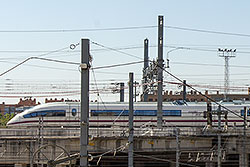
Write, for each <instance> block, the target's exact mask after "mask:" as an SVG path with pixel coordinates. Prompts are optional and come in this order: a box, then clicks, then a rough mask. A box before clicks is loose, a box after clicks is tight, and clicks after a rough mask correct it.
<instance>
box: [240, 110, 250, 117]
mask: <svg viewBox="0 0 250 167" xmlns="http://www.w3.org/2000/svg"><path fill="white" fill-rule="evenodd" d="M240 115H241V116H244V110H240ZM247 116H250V110H247Z"/></svg>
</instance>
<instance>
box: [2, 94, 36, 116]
mask: <svg viewBox="0 0 250 167" xmlns="http://www.w3.org/2000/svg"><path fill="white" fill-rule="evenodd" d="M38 104H40V103H39V102H38V103H37V102H36V99H31V98H28V99H20V100H19V102H18V103H17V104H5V102H3V103H2V104H0V113H1V114H6V113H18V112H22V111H24V110H25V109H28V108H30V107H33V106H36V105H38Z"/></svg>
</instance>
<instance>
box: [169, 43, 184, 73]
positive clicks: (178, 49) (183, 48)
mask: <svg viewBox="0 0 250 167" xmlns="http://www.w3.org/2000/svg"><path fill="white" fill-rule="evenodd" d="M179 49H188V48H184V47H177V48H174V49H171V50H169V51H168V52H167V66H166V68H169V53H170V52H173V51H175V50H179Z"/></svg>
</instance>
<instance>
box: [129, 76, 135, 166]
mask: <svg viewBox="0 0 250 167" xmlns="http://www.w3.org/2000/svg"><path fill="white" fill-rule="evenodd" d="M133 80H134V74H133V73H129V138H128V142H129V150H128V167H133V166H134V158H133V154H134V148H133V147H134V144H133V142H134V141H133V140H134V127H133V126H134V125H133V124H134V104H133V85H134V81H133Z"/></svg>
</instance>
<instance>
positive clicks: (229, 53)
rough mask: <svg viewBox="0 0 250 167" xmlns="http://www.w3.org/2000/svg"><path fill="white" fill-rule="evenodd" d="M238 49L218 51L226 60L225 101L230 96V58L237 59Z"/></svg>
mask: <svg viewBox="0 0 250 167" xmlns="http://www.w3.org/2000/svg"><path fill="white" fill-rule="evenodd" d="M235 54H236V49H234V50H233V49H220V48H219V49H218V55H219V56H220V57H224V58H225V65H224V68H225V69H224V99H225V100H228V97H227V96H228V94H229V58H231V57H235Z"/></svg>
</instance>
